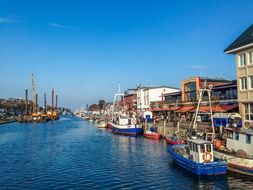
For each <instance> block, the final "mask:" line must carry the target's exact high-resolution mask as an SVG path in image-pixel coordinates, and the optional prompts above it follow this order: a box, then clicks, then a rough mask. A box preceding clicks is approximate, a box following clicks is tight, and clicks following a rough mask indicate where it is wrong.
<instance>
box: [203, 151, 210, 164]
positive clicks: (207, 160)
mask: <svg viewBox="0 0 253 190" xmlns="http://www.w3.org/2000/svg"><path fill="white" fill-rule="evenodd" d="M202 158H203V160H204V161H205V162H210V161H211V159H212V154H211V153H209V152H206V153H204V154H203V155H202Z"/></svg>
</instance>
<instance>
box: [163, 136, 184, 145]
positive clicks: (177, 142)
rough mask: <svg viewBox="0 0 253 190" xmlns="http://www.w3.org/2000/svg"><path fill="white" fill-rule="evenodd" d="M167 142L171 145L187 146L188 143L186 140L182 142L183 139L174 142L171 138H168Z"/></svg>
mask: <svg viewBox="0 0 253 190" xmlns="http://www.w3.org/2000/svg"><path fill="white" fill-rule="evenodd" d="M165 140H166V142H167V143H169V144H186V142H185V141H184V140H181V139H178V140H173V139H171V138H170V137H166V138H165Z"/></svg>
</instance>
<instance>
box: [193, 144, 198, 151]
mask: <svg viewBox="0 0 253 190" xmlns="http://www.w3.org/2000/svg"><path fill="white" fill-rule="evenodd" d="M194 146H195V150H196V152H198V146H197V144H194Z"/></svg>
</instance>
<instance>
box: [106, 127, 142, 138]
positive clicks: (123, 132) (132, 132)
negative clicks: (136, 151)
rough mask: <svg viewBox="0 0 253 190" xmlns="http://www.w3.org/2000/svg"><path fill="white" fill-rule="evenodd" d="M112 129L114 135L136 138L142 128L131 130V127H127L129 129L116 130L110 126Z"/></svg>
mask: <svg viewBox="0 0 253 190" xmlns="http://www.w3.org/2000/svg"><path fill="white" fill-rule="evenodd" d="M111 128H112V132H114V133H118V134H121V135H128V136H138V135H140V134H142V132H143V131H142V128H139V127H138V128H137V127H136V128H133V127H129V128H117V127H116V126H115V125H111Z"/></svg>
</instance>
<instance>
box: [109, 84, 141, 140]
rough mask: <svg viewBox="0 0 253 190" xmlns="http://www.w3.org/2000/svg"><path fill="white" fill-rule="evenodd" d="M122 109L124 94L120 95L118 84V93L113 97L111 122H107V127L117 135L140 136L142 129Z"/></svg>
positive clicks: (133, 117)
mask: <svg viewBox="0 0 253 190" xmlns="http://www.w3.org/2000/svg"><path fill="white" fill-rule="evenodd" d="M120 104H121V105H120ZM122 104H123V105H122ZM122 106H123V107H122ZM124 109H125V103H124V94H122V93H121V91H120V84H119V85H118V91H117V93H116V94H115V95H114V101H113V111H112V120H111V122H109V125H110V127H111V129H112V131H113V132H115V133H118V134H123V135H130V136H137V135H139V134H141V133H142V127H141V126H140V125H138V124H137V120H136V118H135V116H130V115H128V114H126V113H125V110H124Z"/></svg>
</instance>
